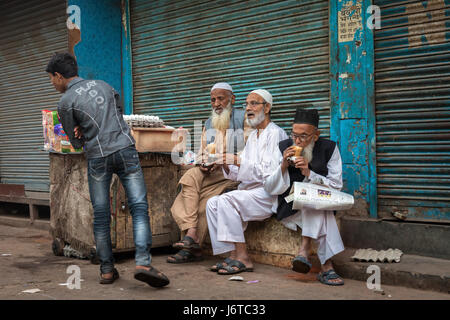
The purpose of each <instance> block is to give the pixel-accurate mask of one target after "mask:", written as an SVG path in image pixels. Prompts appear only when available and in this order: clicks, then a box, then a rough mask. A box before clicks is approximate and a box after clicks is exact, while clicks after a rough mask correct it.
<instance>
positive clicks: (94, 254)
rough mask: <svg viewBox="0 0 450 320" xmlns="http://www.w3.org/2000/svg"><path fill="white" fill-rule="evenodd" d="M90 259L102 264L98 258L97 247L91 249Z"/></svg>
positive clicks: (92, 261)
mask: <svg viewBox="0 0 450 320" xmlns="http://www.w3.org/2000/svg"><path fill="white" fill-rule="evenodd" d="M89 260H90V261H91V263H92V264H100V260H99V259H98V256H97V252H96V251H95V249H93V248H92V249H91V252H90V253H89Z"/></svg>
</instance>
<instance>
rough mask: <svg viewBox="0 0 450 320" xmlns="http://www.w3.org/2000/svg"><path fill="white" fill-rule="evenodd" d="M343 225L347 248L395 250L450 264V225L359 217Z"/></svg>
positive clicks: (343, 238)
mask: <svg viewBox="0 0 450 320" xmlns="http://www.w3.org/2000/svg"><path fill="white" fill-rule="evenodd" d="M340 224H341V227H340V233H341V237H342V240H343V241H344V245H345V247H349V248H361V249H367V248H372V249H374V250H387V249H389V248H392V249H400V250H401V251H402V252H403V253H405V254H413V255H420V256H428V257H433V258H439V259H447V260H450V247H449V243H450V224H445V223H436V222H433V221H430V222H429V223H422V222H410V221H386V220H381V219H367V218H364V219H361V218H355V217H343V218H342V219H341V222H340Z"/></svg>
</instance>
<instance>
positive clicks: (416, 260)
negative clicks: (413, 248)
mask: <svg viewBox="0 0 450 320" xmlns="http://www.w3.org/2000/svg"><path fill="white" fill-rule="evenodd" d="M355 251H356V249H346V250H345V251H344V252H341V253H340V254H338V255H336V256H335V257H334V258H333V265H334V268H335V270H336V272H337V273H338V274H340V275H341V276H342V277H344V278H350V279H354V280H360V281H367V279H368V278H369V277H370V276H371V274H372V273H370V274H369V273H367V268H368V267H369V266H370V265H377V266H379V267H380V271H381V289H383V285H394V286H404V287H409V288H414V289H421V290H433V291H439V292H444V293H450V261H449V260H444V259H437V258H430V257H423V256H416V255H407V254H406V255H405V254H403V255H402V257H401V260H400V262H399V263H375V262H356V261H352V259H351V256H353V254H354V253H355Z"/></svg>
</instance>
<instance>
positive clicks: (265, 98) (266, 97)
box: [250, 89, 272, 106]
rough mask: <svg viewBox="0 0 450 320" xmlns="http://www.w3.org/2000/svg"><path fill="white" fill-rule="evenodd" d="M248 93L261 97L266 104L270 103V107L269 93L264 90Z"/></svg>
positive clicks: (270, 98) (270, 97)
mask: <svg viewBox="0 0 450 320" xmlns="http://www.w3.org/2000/svg"><path fill="white" fill-rule="evenodd" d="M250 93H256V94H257V95H259V96H261V97H262V98H263V99H264V100H265V101H266V102H267V103H270V105H271V106H272V95H271V94H270V92H269V91H267V90H264V89H257V90H253V91H252V92H250Z"/></svg>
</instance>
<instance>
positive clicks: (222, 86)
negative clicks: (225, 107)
mask: <svg viewBox="0 0 450 320" xmlns="http://www.w3.org/2000/svg"><path fill="white" fill-rule="evenodd" d="M214 89H225V90H228V91H231V92H233V88H231V86H230V85H229V84H228V83H226V82H218V83H216V84H215V85H214V86H213V87H212V88H211V92H212V91H213V90H214Z"/></svg>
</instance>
